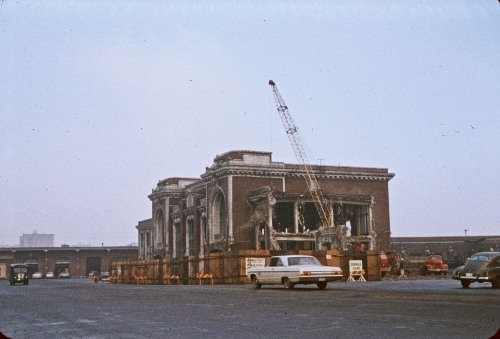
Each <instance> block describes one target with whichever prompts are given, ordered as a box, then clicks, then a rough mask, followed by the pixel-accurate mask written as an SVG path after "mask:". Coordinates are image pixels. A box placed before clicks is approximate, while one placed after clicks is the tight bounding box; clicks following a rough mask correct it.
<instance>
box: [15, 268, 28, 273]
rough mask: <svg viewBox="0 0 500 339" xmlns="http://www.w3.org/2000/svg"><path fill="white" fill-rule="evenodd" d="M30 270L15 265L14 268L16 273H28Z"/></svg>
mask: <svg viewBox="0 0 500 339" xmlns="http://www.w3.org/2000/svg"><path fill="white" fill-rule="evenodd" d="M26 272H28V269H27V268H25V267H15V268H14V273H26Z"/></svg>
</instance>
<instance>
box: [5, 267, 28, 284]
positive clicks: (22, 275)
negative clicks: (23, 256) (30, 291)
mask: <svg viewBox="0 0 500 339" xmlns="http://www.w3.org/2000/svg"><path fill="white" fill-rule="evenodd" d="M9 283H10V285H11V286H14V285H15V284H16V283H23V285H28V283H29V275H28V265H26V264H12V265H10V270H9Z"/></svg>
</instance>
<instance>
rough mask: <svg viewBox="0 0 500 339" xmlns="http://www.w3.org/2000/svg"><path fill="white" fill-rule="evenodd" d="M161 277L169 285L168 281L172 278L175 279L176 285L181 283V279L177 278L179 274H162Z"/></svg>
mask: <svg viewBox="0 0 500 339" xmlns="http://www.w3.org/2000/svg"><path fill="white" fill-rule="evenodd" d="M163 279H164V280H165V282H167V283H168V284H169V285H170V282H171V281H172V280H174V281H177V285H180V284H181V281H180V279H179V276H178V275H177V274H165V275H164V276H163Z"/></svg>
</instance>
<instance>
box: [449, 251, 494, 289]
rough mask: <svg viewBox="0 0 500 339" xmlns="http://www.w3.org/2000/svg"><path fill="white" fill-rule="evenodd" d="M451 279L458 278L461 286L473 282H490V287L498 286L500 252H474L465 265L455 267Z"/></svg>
mask: <svg viewBox="0 0 500 339" xmlns="http://www.w3.org/2000/svg"><path fill="white" fill-rule="evenodd" d="M453 279H455V280H460V282H461V283H462V287H463V288H467V287H469V286H470V284H471V283H473V282H479V283H483V282H490V283H491V287H493V288H500V252H480V253H476V254H474V255H473V256H472V257H470V258H469V260H467V262H466V263H465V265H463V266H459V267H457V268H455V270H454V271H453Z"/></svg>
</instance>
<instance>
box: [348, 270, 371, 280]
mask: <svg viewBox="0 0 500 339" xmlns="http://www.w3.org/2000/svg"><path fill="white" fill-rule="evenodd" d="M364 274H365V271H364V270H362V271H352V272H351V274H350V275H349V278H347V281H366V279H365V277H364ZM355 277H358V279H356V278H355Z"/></svg>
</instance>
